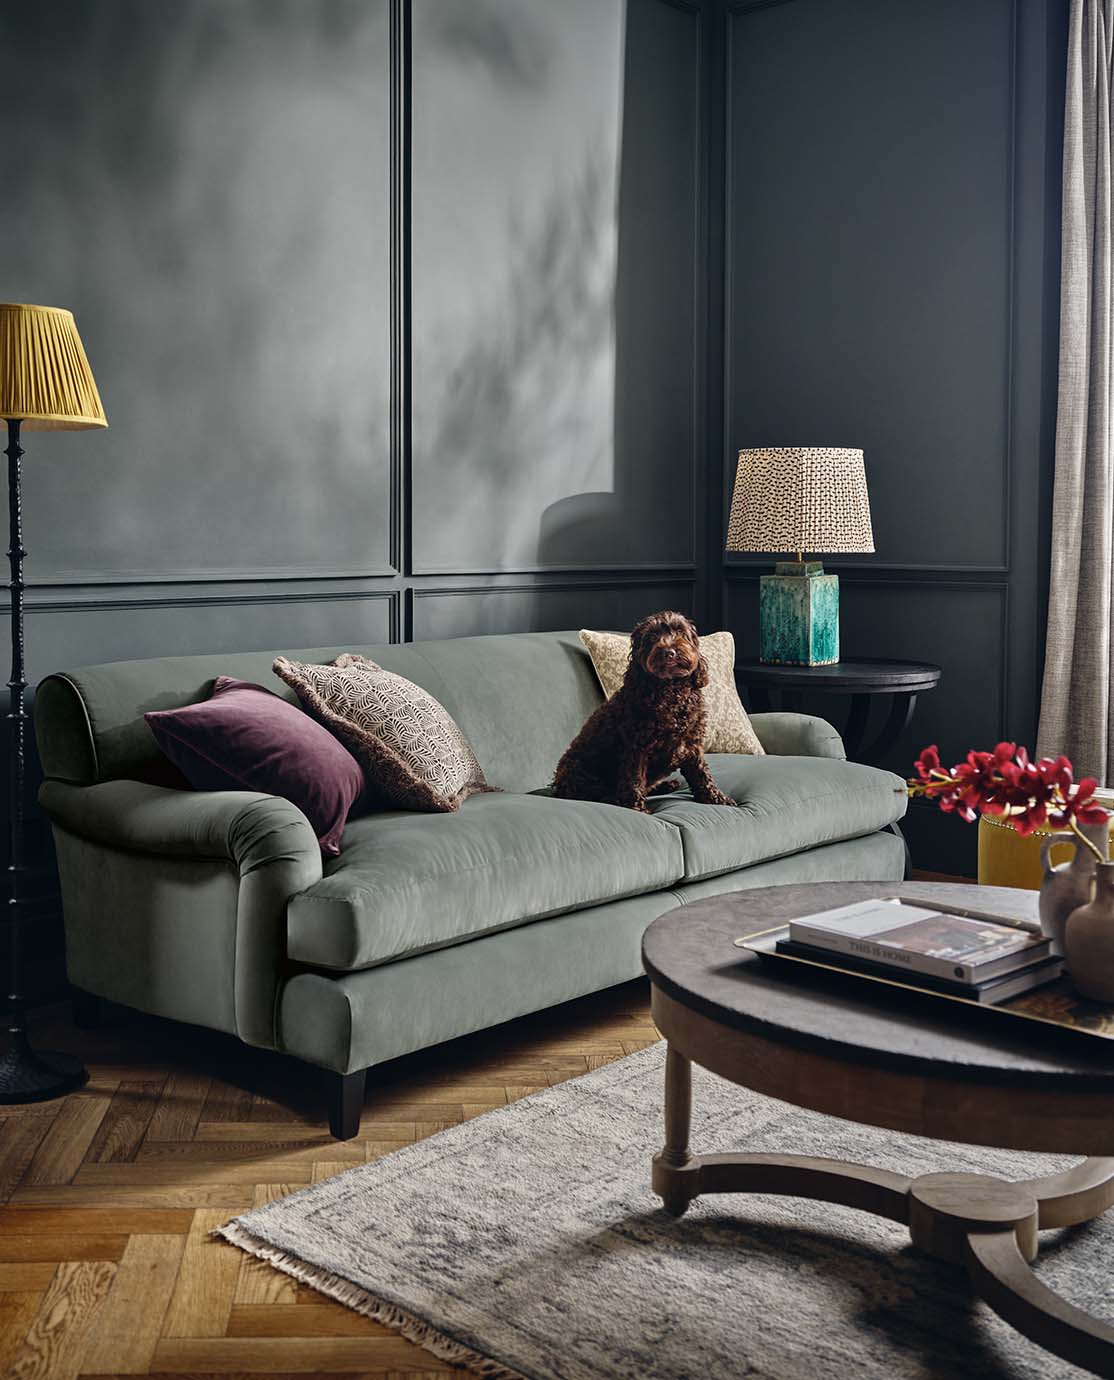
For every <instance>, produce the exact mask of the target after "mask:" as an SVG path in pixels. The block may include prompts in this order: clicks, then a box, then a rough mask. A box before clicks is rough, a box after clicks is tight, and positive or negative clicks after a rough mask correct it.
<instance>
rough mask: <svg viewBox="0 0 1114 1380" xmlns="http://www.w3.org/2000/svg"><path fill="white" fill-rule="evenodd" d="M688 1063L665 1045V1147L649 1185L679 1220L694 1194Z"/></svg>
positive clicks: (694, 1165) (696, 1168) (679, 1054)
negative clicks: (690, 1147) (690, 1141)
mask: <svg viewBox="0 0 1114 1380" xmlns="http://www.w3.org/2000/svg"><path fill="white" fill-rule="evenodd" d="M691 1119H692V1064H691V1063H690V1062H689V1060H688V1059H686V1058H685V1056H684V1055H683V1054H681V1053H680V1051H679V1050H677V1049H676V1048H674V1046H673V1045H669V1046H668V1048H667V1050H666V1055H665V1145H664V1147H663V1148H662V1151H661V1154H660V1155H655V1156H654V1168H653V1176H652V1179H651V1183H652V1186H653V1190H654V1192H655V1193H657V1194H658V1195H659V1196H660V1197H661V1200H662V1203H663V1204H664V1206H665V1210H666V1212H668V1213H672V1215H673V1216H674V1217H680V1216H681V1214H682V1213H683V1212H684V1210H685V1209H686V1208H687V1207H688V1205H689V1203H691V1202H692V1200H693V1198H695V1197H696V1194H697V1178H698V1164H697V1162H696V1161H695V1160H694V1159H693V1157H692V1154H691V1153H690V1151H689V1125H690V1122H691Z"/></svg>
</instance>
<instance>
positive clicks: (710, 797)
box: [699, 791, 739, 806]
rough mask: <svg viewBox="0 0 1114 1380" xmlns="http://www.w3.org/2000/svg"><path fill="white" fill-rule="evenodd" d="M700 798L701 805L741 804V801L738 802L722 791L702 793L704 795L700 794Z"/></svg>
mask: <svg viewBox="0 0 1114 1380" xmlns="http://www.w3.org/2000/svg"><path fill="white" fill-rule="evenodd" d="M699 800H700V804H701V805H735V806H738V804H739V802H738V801H737V800H732V799H731V797H730V796H729V795H724V793H723V792H722V791H709V792H708V794H707V795H702V796H700V797H699Z"/></svg>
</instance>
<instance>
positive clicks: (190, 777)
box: [143, 676, 364, 857]
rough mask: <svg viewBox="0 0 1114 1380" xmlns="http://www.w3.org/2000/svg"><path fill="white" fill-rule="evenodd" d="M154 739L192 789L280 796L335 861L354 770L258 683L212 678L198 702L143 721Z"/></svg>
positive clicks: (357, 788) (355, 789)
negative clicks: (210, 690)
mask: <svg viewBox="0 0 1114 1380" xmlns="http://www.w3.org/2000/svg"><path fill="white" fill-rule="evenodd" d="M143 717H144V718H145V719H146V720H147V723H148V724H149V725H150V727H151V732H152V733H153V734H154V735H155V741H156V742H157V743H158V745H159V747H160V748H161V749H162V751H163V752H164V753H165V754H166V755H167V757H169V758H170V760H171V761H172V762H173V763H174V765H175V766H176V767H177V768H178V769H179V770H180V771H181V772H182V774H183V776H185V778H186V780H187V781H188V782H189V783H190V785H191V786H193V787H194V789H195V790H199V791H265V792H266V793H267V794H268V795H281V796H284V797H285V798H286V799H287V800H289V801H292V802H293V804H295V805H297V807H298V808H299V809H300V810H301V811H302V813H303V814H304V815H305V816H306V818H307V819H308V820H309V822H310V824H311V825H312V826H313V831H314V833H315V834H316V835H317V838H318V840H319V842H320V844H321V851H322V853H328V854H330V855H331V856H333V857H335V856H336V855H337V854H338V853H339V852H340V836H341V833H342V832H343V830H344V821H345V820H346V819H347V818H348V812H349V810H350V809H351V808H352V806H353V805H354V804H355V803H356V800H357V798H358V797H359V795H360V792H361V791H362V790H363V786H364V778H363V772H362V771H361V769H360V764H359V763H358V762H357V761H356V759H355V758H354V757H353V756H352V754H351V753H350V752H349V751H348V749H347V748H345V747H344V746H343V744H341V743H339V742H338V741H337V740H336V738H334V737H333V735H332V734H331V733H330V732H329V730H328V729H327V728H322V727H321V725H320V724H319V723H316V722H315V721H314V720H313V719H311V718H310V716H309V715H308V714H306V713H305V712H304V711H303V710H301V709H299V708H297V707H296V706H295V705H292V704H290V703H288V702H287V701H286V700H284V699H282V698H281V697H280V696H278V695H274V694H272V693H271V691H270V690H264V688H263V687H262V686H261V685H252V684H251V683H250V682H249V681H246V680H234V679H233V678H232V677H231V676H218V677H217V681H216V684H215V685H214V686H213V693H212V695H211V697H210V698H209V699H207V700H203V701H202V702H201V703H200V704H187V705H184V706H183V707H182V708H181V709H159V710H154V711H152V712H151V713H150V714H144V716H143Z"/></svg>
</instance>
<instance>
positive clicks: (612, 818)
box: [287, 793, 684, 1000]
mask: <svg viewBox="0 0 1114 1380" xmlns="http://www.w3.org/2000/svg"><path fill="white" fill-rule="evenodd" d="M683 876H684V859H683V856H682V850H681V834H680V832H679V831H678V830H677V829H675V828H672V827H671V826H670V825H669V824H665V823H663V822H662V821H660V820H655V819H652V818H650V817H649V816H647V815H643V814H637V813H635V812H634V811H632V810H621V809H618V808H616V807H615V806H614V805H599V804H594V803H592V802H587V801H572V800H555V799H553V798H552V797H548V796H537V795H510V794H502V793H496V794H490V795H475V796H472V797H471V798H470V799H468V800H466V801H464V803H463V804H462V805H461V807H460V809H459V811H457V812H456V813H454V814H420V815H419V814H413V813H410V812H407V811H400V810H390V811H386V812H384V813H383V814H374V815H366V816H364V817H363V818H361V819H356V820H352V821H351V822H350V823H349V826H348V828H347V829H346V830H345V833H344V839H343V843H342V852H341V855H340V857H339V858H337V859H336V860H335V861H334V862H332V863H330V864H328V865H327V866H326V869H325V875H324V876H323V877H322V878H321V880H320V881H318V882H316V883H314V885H313V886H311V887H310V888H309V889H308V890H307V891H303V892H301V893H300V894H299V895H297V896H295V897H293V899H292V900H291V902H290V905H289V908H288V920H287V935H288V941H287V951H288V954H289V956H290V958H292V959H294V960H295V961H297V962H299V963H308V964H312V965H314V966H315V967H324V968H333V969H340V970H343V971H345V972H349V971H352V970H353V969H357V968H367V967H370V966H372V965H373V964H376V963H385V962H387V961H389V960H391V959H397V958H402V957H404V956H406V955H408V954H415V953H421V952H422V951H423V950H428V949H438V948H442V947H444V946H445V945H447V944H454V943H457V942H459V941H461V940H465V939H474V938H476V937H477V936H479V935H481V934H488V933H491V932H492V931H494V930H501V929H507V928H509V927H511V926H512V925H521V924H524V923H526V922H527V921H530V920H540V919H542V918H543V917H544V916H548V915H557V914H559V913H560V912H562V911H571V910H577V909H579V908H581V907H583V906H591V905H595V904H597V903H598V902H601V901H613V900H617V899H618V898H619V897H622V896H636V895H639V894H641V893H643V892H649V891H657V890H658V889H660V888H661V887H666V886H669V885H671V884H672V883H673V882H676V881H679V880H680V879H681V878H682V877H683ZM430 999H431V1000H436V994H431V998H430Z"/></svg>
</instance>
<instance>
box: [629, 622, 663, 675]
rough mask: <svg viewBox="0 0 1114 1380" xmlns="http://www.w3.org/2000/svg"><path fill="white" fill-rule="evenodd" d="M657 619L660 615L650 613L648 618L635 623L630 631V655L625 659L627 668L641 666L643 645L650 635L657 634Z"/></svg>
mask: <svg viewBox="0 0 1114 1380" xmlns="http://www.w3.org/2000/svg"><path fill="white" fill-rule="evenodd" d="M659 618H660V615H658V614H656V613H652V614H650V616H649V617H648V618H643V619H642V621H641V622H639V623H636V624H635V625H634V627H633V628H632V629H631V635H630V655H629V656H628V658H627V664H628V665H629V666H635V665H637V666H639V667H641V666H643V664H644V663H643V660H642V655H643V652H644V651H645V646H644V645H643V644H644V643H645V641H646V638H647V637H648V636H649V635H650V634H651V633H655V632H657V630H658V627H659Z"/></svg>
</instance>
